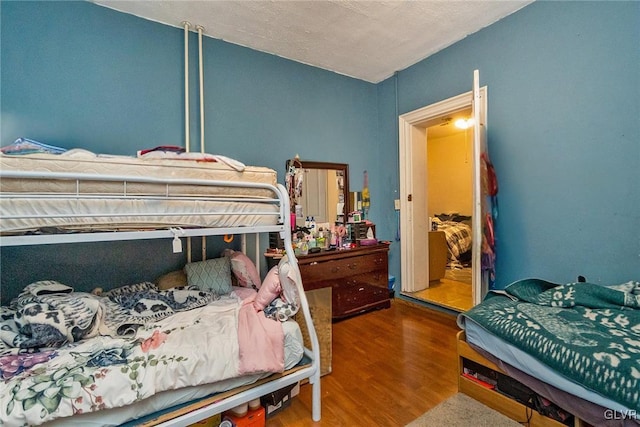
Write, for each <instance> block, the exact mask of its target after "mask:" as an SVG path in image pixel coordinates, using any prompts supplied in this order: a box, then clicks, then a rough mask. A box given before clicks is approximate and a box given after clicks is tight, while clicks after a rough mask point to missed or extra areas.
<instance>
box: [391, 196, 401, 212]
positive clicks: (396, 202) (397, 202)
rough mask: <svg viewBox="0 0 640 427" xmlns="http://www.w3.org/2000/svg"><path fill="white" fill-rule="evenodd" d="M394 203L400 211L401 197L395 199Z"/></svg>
mask: <svg viewBox="0 0 640 427" xmlns="http://www.w3.org/2000/svg"><path fill="white" fill-rule="evenodd" d="M393 204H394V206H395V208H396V210H397V211H399V210H400V199H395V200H394V201H393Z"/></svg>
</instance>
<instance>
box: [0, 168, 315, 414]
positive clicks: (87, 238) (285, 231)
mask: <svg viewBox="0 0 640 427" xmlns="http://www.w3.org/2000/svg"><path fill="white" fill-rule="evenodd" d="M9 178H12V179H40V180H42V179H46V180H72V181H76V194H71V195H70V194H42V195H35V194H32V193H28V194H27V195H26V196H25V193H1V194H0V201H2V202H3V203H10V201H11V200H16V199H19V198H25V197H30V198H42V197H44V198H61V199H63V198H64V199H70V198H71V199H76V198H77V199H82V198H91V197H93V198H95V197H100V198H105V196H100V195H95V194H94V195H89V194H81V193H80V188H81V186H82V182H83V181H95V180H102V181H120V182H122V184H123V186H122V188H123V193H122V194H121V195H118V196H116V195H109V196H108V197H110V198H119V199H121V200H127V199H129V200H131V199H136V200H139V199H144V198H145V196H139V195H128V194H127V192H126V188H127V183H154V184H162V185H166V187H167V191H166V195H165V197H164V199H166V200H174V199H179V200H181V201H185V200H186V201H188V200H208V201H224V202H229V203H231V204H233V202H234V201H242V202H247V201H251V202H256V203H265V204H275V205H277V206H278V211H277V212H274V211H269V212H266V211H265V212H250V213H244V212H240V211H238V212H231V213H230V212H229V211H226V212H225V213H224V214H225V215H233V214H235V213H238V214H240V213H242V214H244V215H278V221H277V224H274V225H258V226H247V227H243V226H240V227H219V228H181V229H180V234H179V235H178V234H177V232H176V229H175V228H171V227H170V228H169V229H163V230H143V231H97V232H79V233H70V234H32V235H6V236H0V247H2V246H24V245H43V244H57V243H77V242H104V241H119V240H146V239H159V238H172V239H174V238H176V237H183V236H184V237H190V236H216V235H217V236H220V235H227V234H242V235H243V237H245V236H244V235H246V234H251V233H254V234H255V235H256V254H255V259H256V260H258V259H259V256H260V254H259V253H258V252H259V243H258V241H259V234H260V233H267V232H279V233H280V234H281V236H282V238H283V241H284V246H285V250H286V253H287V254H288V259H289V263H290V264H291V267H292V268H293V269H294V271H295V273H296V276H297V277H298V278H300V277H301V276H300V270H299V268H298V262H297V259H296V257H295V255H294V251H293V246H292V243H291V225H290V223H289V212H290V210H289V209H290V207H289V196H288V193H287V191H286V189H285V188H284V186H283V185H282V184H276V185H275V186H274V185H270V184H262V183H252V182H240V181H217V180H194V179H163V178H145V177H129V176H103V175H92V174H68V173H57V172H33V171H6V170H0V180H1V179H9ZM171 185H198V186H215V187H244V188H254V189H266V190H270V191H271V192H272V193H273V194H274V195H275V198H247V197H222V198H220V197H204V196H203V197H201V196H193V197H191V196H190V197H184V196H181V197H175V196H170V195H169V193H170V192H169V187H170V186H171ZM147 198H149V199H154V200H157V199H159V198H160V196H152V197H147ZM212 214H213V215H216V213H212ZM119 215H121V216H136V215H139V216H141V217H148V216H149V214H148V213H145V214H136V213H132V212H127V213H122V214H119ZM162 215H163V216H165V215H166V214H165V213H162ZM175 215H177V214H175ZM183 215H184V213H183ZM36 216H37V215H36ZM51 216H55V217H65V216H66V217H73V216H74V214H73V213H69V214H54V215H51ZM84 216H86V215H84ZM92 216H109V217H111V216H117V215H114V214H111V213H109V214H107V215H101V214H99V213H97V214H93V215H92ZM22 217H23V218H28V217H33V216H29V215H24V216H22ZM41 217H43V216H41ZM4 218H7V219H8V218H9V217H7V216H5V217H4ZM0 219H2V218H0ZM243 246H244V239H243ZM297 286H298V294H299V295H300V305H301V307H300V308H301V310H302V314H303V315H304V319H305V323H306V327H307V330H308V334H309V339H310V343H311V349H309V348H306V347H305V350H304V353H305V356H306V357H308V358H310V359H311V363H310V364H309V365H308V366H305V367H302V368H300V369H297V370H295V371H293V372H291V373H288V374H287V375H284V376H281V377H279V378H275V379H273V380H270V381H268V382H265V383H261V384H258V385H255V386H254V387H251V388H249V389H247V390H243V391H240V392H238V393H237V394H233V395H231V396H229V397H225V398H222V399H221V400H220V401H217V402H214V403H212V404H209V405H207V406H205V407H202V408H200V409H196V410H194V411H191V412H188V413H186V414H181V415H178V416H176V417H175V418H172V419H170V420H167V421H163V422H161V423H159V424H158V425H162V426H187V425H190V424H193V423H194V422H197V421H200V420H203V419H206V418H208V417H210V416H213V415H215V414H218V413H221V412H223V411H225V410H228V409H231V408H233V407H235V406H238V405H240V404H243V403H245V402H248V401H250V400H253V399H256V398H259V397H261V396H264V395H265V394H268V393H271V392H274V391H277V390H279V389H281V388H283V387H286V386H288V385H291V384H294V383H296V382H298V381H301V380H304V379H309V382H310V384H311V385H312V414H311V415H312V419H313V421H319V420H320V416H321V394H320V350H319V349H320V346H319V342H318V337H317V335H316V331H315V328H314V326H313V320H312V318H311V312H310V310H309V304H308V302H307V298H306V295H305V293H304V288H303V286H302V283H301V282H298V283H297ZM225 393H226V392H225Z"/></svg>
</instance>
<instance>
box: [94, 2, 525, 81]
mask: <svg viewBox="0 0 640 427" xmlns="http://www.w3.org/2000/svg"><path fill="white" fill-rule="evenodd" d="M531 1H532V0H525V1H516V0H507V1H505V0H501V1H483V0H467V1H447V0H440V1H434V0H414V1H397V0H396V1H337V0H316V1H283V0H278V1H274V0H261V1H246V0H236V1H220V0H200V1H189V0H183V1H164V0H162V1H159V0H142V1H138V0H133V1H131V0H125V1H122V0H95V1H94V3H96V4H99V5H101V6H106V7H109V8H112V9H116V10H119V11H122V12H125V13H130V14H133V15H136V16H139V17H142V18H146V19H150V20H152V21H157V22H161V23H163V24H168V25H172V26H175V27H180V28H182V25H181V23H182V22H183V21H187V22H189V23H191V24H192V28H194V29H195V26H196V25H200V26H202V27H204V30H203V33H204V35H206V36H208V37H213V38H216V39H221V40H225V41H227V42H230V43H233V44H238V45H241V46H246V47H249V48H252V49H255V50H259V51H262V52H267V53H271V54H274V55H278V56H281V57H284V58H288V59H291V60H294V61H298V62H302V63H305V64H309V65H313V66H315V67H319V68H323V69H327V70H330V71H334V72H336V73H340V74H344V75H347V76H350V77H355V78H357V79H361V80H365V81H368V82H373V83H377V82H380V81H382V80H384V79H385V78H387V77H389V76H391V75H393V73H394V72H396V71H400V70H403V69H405V68H407V67H409V66H411V65H413V64H415V63H416V62H419V61H420V60H422V59H424V58H426V57H428V56H430V55H432V54H434V53H436V52H438V51H439V50H441V49H443V48H445V47H447V46H449V45H451V44H453V43H455V42H457V41H459V40H461V39H463V38H464V37H466V36H467V35H469V34H472V33H474V32H476V31H478V30H480V29H481V28H484V27H486V26H488V25H490V24H492V23H494V22H496V21H498V20H500V19H501V18H503V17H505V16H507V15H509V14H511V13H513V12H515V11H516V10H518V9H520V8H522V7H524V6H526V5H527V4H529V3H531Z"/></svg>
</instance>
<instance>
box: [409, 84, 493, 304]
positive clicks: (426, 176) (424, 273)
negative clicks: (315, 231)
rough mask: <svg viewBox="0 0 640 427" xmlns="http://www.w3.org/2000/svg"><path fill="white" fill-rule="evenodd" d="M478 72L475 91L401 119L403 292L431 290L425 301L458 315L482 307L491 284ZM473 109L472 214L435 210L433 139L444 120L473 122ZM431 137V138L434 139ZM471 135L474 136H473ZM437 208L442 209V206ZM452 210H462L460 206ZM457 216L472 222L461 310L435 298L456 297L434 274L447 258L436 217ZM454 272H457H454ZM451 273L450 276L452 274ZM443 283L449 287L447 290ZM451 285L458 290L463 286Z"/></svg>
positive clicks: (482, 97)
mask: <svg viewBox="0 0 640 427" xmlns="http://www.w3.org/2000/svg"><path fill="white" fill-rule="evenodd" d="M477 74H478V73H477V72H475V73H474V89H473V90H472V91H470V92H467V93H463V94H461V95H458V96H455V97H452V98H449V99H446V100H444V101H441V102H438V103H435V104H432V105H429V106H426V107H423V108H420V109H418V110H415V111H412V112H409V113H406V114H403V115H402V116H400V117H399V131H400V132H399V133H400V135H399V151H400V171H401V176H400V231H401V239H400V240H401V242H400V245H401V293H402V294H403V295H406V296H409V297H411V298H414V297H415V296H417V295H419V294H417V293H418V292H420V291H424V290H428V292H427V294H428V295H427V296H423V297H422V298H420V299H422V300H424V301H428V302H429V303H433V304H438V305H445V306H447V308H449V309H452V310H455V311H464V310H466V309H468V308H470V307H471V306H473V305H475V304H477V303H478V302H480V301H481V299H482V298H483V296H484V295H485V294H486V292H487V286H486V280H485V279H484V276H483V275H482V274H481V271H480V253H481V250H480V248H481V245H482V241H483V238H484V237H483V233H482V225H481V223H480V218H482V217H483V211H484V208H483V206H482V203H481V200H482V198H483V196H482V190H481V187H480V181H481V180H480V169H481V168H480V155H481V153H483V152H485V151H486V100H487V97H486V87H482V88H479V86H478V75H477ZM470 110H471V111H472V112H473V114H472V116H473V118H474V120H475V124H474V125H473V128H472V130H471V131H470V132H469V131H466V132H469V133H464V135H465V136H467V141H469V140H470V141H471V143H470V145H471V147H472V148H471V155H470V156H469V155H468V154H465V156H469V157H470V158H467V160H468V161H469V163H470V164H471V168H472V173H471V176H472V178H471V182H469V184H468V187H467V189H470V191H471V193H472V209H471V215H464V212H436V211H435V210H434V209H432V208H431V207H430V203H431V204H433V203H435V202H434V201H430V199H429V191H428V187H429V184H430V181H432V180H434V179H435V178H433V177H430V171H429V167H428V164H429V162H428V156H429V154H428V153H429V144H430V141H432V140H433V141H434V145H435V141H436V140H437V138H432V137H433V136H434V134H437V128H438V127H446V126H441V125H442V124H443V121H447V122H449V121H451V122H453V120H454V117H456V116H465V118H468V116H469V114H468V113H469V111H470ZM456 118H457V117H456ZM449 119H451V120H449ZM430 133H431V137H430V136H429V134H430ZM471 134H472V135H473V137H471V136H470V135H471ZM435 208H436V209H441V208H439V207H437V206H436V207H435ZM447 210H448V208H447ZM453 210H454V211H455V210H462V209H457V208H456V209H453ZM455 213H458V214H459V217H458V218H455V219H457V220H458V221H466V222H467V223H471V234H472V236H471V240H472V242H471V245H472V257H471V260H470V263H471V268H470V270H471V286H470V288H471V298H470V299H469V293H468V289H469V286H468V284H467V288H459V287H458V288H456V289H455V290H456V291H459V290H461V289H462V290H464V291H466V292H463V293H462V295H461V298H462V299H464V301H465V302H464V304H462V305H459V306H449V303H443V302H442V301H443V299H442V298H436V297H434V296H433V294H437V293H438V290H440V291H441V292H440V293H442V294H445V295H451V293H450V292H448V291H447V286H446V283H447V282H446V280H444V281H443V280H442V279H448V278H447V277H445V275H444V274H442V272H441V271H440V273H438V272H437V271H435V270H438V268H440V269H441V268H442V259H441V258H440V261H439V262H435V263H434V259H436V258H437V257H438V254H439V255H440V256H442V253H443V252H445V251H443V250H442V236H439V239H440V240H439V242H434V241H435V240H436V239H435V238H433V237H432V235H433V236H435V235H440V234H442V233H439V232H438V233H433V232H431V231H432V230H431V228H432V225H433V223H434V222H435V221H434V220H433V219H434V217H435V216H436V215H438V214H455ZM468 216H471V218H466V217H468ZM430 217H431V218H430ZM430 219H431V220H430ZM448 219H449V218H448ZM438 220H440V218H438ZM447 247H449V245H447ZM446 253H447V257H446V261H445V264H448V266H449V267H451V266H452V265H453V264H452V263H451V262H450V261H451V258H450V256H449V255H450V251H449V250H448V249H447V251H446ZM458 261H460V260H458ZM468 262H469V261H467V260H466V259H465V260H464V261H463V262H462V264H463V265H462V267H463V268H464V267H465V265H464V264H465V263H468ZM449 270H452V269H451V268H449ZM461 270H462V269H461ZM466 272H468V270H467V271H466ZM466 272H465V273H466ZM444 273H446V270H445V272H444ZM449 273H450V275H449V276H450V277H451V273H452V271H450V272H449ZM440 274H442V278H441V279H439V278H438V275H440ZM458 276H459V275H458ZM459 278H460V277H458V278H457V279H459ZM452 281H454V282H460V283H465V282H466V281H468V278H465V279H463V280H456V278H453V279H452ZM443 283H444V284H445V285H444V286H443ZM465 284H466V283H465ZM452 286H458V284H455V285H452ZM423 298H424V299H423Z"/></svg>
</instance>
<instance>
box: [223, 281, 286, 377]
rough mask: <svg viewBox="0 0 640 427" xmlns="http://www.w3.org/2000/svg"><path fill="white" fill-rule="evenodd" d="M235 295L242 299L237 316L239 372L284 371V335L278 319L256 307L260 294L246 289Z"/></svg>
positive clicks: (237, 291)
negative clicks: (270, 317)
mask: <svg viewBox="0 0 640 427" xmlns="http://www.w3.org/2000/svg"><path fill="white" fill-rule="evenodd" d="M235 290H236V294H237V295H238V296H239V297H240V298H242V307H241V308H240V313H239V314H238V344H239V347H240V364H239V371H240V373H241V374H252V373H258V372H282V371H283V370H284V332H283V331H282V325H281V324H280V322H278V321H276V320H272V319H269V318H267V317H265V315H264V312H262V311H259V312H256V310H255V309H254V308H253V304H252V302H253V300H254V299H255V297H256V295H257V293H256V291H254V290H253V289H247V288H243V289H242V290H238V289H237V288H236V289H235Z"/></svg>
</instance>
